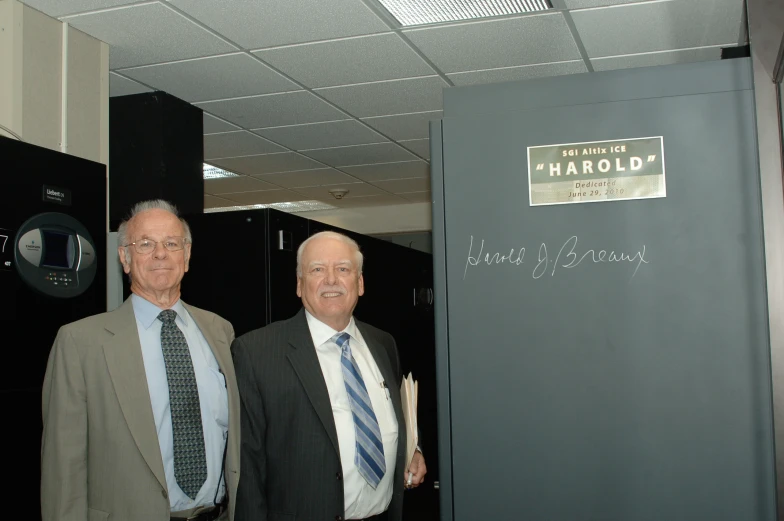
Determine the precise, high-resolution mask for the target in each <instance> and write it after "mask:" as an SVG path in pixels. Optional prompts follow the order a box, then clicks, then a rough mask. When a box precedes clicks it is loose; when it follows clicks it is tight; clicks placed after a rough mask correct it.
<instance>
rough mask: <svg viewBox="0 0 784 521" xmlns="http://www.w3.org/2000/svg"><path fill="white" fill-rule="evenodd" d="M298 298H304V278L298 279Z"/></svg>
mask: <svg viewBox="0 0 784 521" xmlns="http://www.w3.org/2000/svg"><path fill="white" fill-rule="evenodd" d="M297 296H298V297H299V298H302V277H297Z"/></svg>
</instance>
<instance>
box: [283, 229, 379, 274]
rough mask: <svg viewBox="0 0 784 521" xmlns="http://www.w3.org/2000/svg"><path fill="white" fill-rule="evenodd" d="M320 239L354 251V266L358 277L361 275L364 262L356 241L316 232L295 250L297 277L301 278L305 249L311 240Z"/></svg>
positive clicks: (331, 233)
mask: <svg viewBox="0 0 784 521" xmlns="http://www.w3.org/2000/svg"><path fill="white" fill-rule="evenodd" d="M321 238H329V239H337V240H339V241H343V242H344V243H346V244H348V245H349V246H350V247H351V248H352V249H354V250H355V251H356V254H355V255H356V264H357V275H358V276H359V275H362V263H363V261H364V256H363V255H362V252H361V251H359V244H357V241H355V240H354V239H352V238H351V237H348V236H346V235H343V234H342V233H338V232H318V233H315V234H313V235H311V236H310V237H308V238H307V239H305V241H304V242H303V243H302V244H300V245H299V248H297V277H299V278H302V252H304V251H305V247H306V246H307V245H308V243H309V242H310V241H312V240H313V239H321Z"/></svg>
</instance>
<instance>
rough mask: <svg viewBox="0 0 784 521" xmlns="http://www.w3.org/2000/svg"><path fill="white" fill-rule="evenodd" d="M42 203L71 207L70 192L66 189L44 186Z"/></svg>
mask: <svg viewBox="0 0 784 521" xmlns="http://www.w3.org/2000/svg"><path fill="white" fill-rule="evenodd" d="M43 198H44V201H48V202H50V203H57V204H62V205H65V206H71V191H70V190H68V189H67V188H57V187H55V186H48V185H44V194H43Z"/></svg>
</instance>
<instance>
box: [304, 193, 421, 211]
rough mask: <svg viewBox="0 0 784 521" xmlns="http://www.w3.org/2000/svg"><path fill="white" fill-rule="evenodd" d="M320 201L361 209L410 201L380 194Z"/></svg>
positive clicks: (330, 198) (331, 198)
mask: <svg viewBox="0 0 784 521" xmlns="http://www.w3.org/2000/svg"><path fill="white" fill-rule="evenodd" d="M319 200H321V201H324V202H327V203H329V204H331V205H334V206H337V207H339V208H362V207H366V206H389V205H391V204H408V203H409V202H410V201H407V200H406V199H403V198H402V197H400V196H399V195H394V194H380V195H366V196H363V197H344V198H343V199H339V200H335V199H334V198H333V197H329V198H321V199H319Z"/></svg>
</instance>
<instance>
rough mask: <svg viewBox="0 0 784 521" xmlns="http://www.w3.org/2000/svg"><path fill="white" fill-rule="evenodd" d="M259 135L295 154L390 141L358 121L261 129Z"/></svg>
mask: <svg viewBox="0 0 784 521" xmlns="http://www.w3.org/2000/svg"><path fill="white" fill-rule="evenodd" d="M253 132H255V133H256V134H259V135H261V136H264V137H266V138H267V139H271V140H272V141H275V142H276V143H280V144H281V145H283V146H287V147H289V148H292V149H294V150H305V149H309V148H329V147H339V146H347V145H364V144H367V143H381V142H385V141H387V139H386V138H385V137H384V136H382V135H380V134H378V133H376V132H374V131H373V130H371V129H369V128H367V127H366V126H365V125H363V124H362V123H359V122H358V121H356V120H353V119H352V120H346V121H329V122H326V123H309V124H307V125H294V126H288V127H275V128H262V129H257V130H254V131H253Z"/></svg>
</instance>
